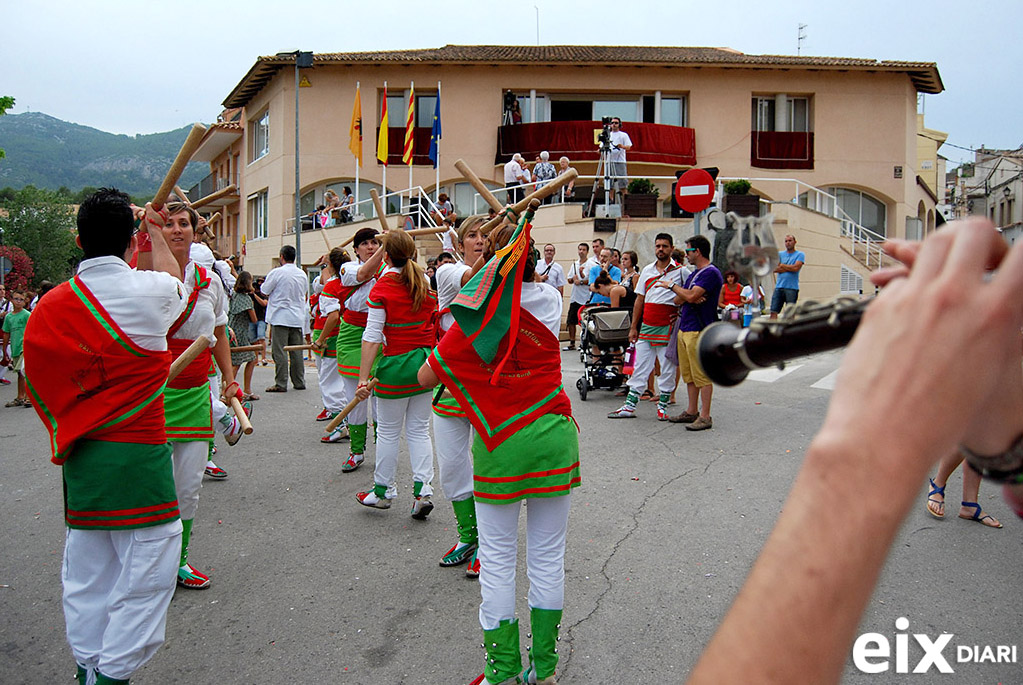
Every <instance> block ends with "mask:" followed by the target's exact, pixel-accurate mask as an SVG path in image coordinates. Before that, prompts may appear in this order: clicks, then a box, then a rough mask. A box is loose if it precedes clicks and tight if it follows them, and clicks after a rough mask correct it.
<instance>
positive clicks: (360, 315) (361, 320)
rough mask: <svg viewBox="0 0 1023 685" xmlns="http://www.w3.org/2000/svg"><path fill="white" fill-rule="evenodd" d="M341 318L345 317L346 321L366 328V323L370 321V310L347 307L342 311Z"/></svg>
mask: <svg viewBox="0 0 1023 685" xmlns="http://www.w3.org/2000/svg"><path fill="white" fill-rule="evenodd" d="M341 318H342V319H344V321H345V323H350V324H352V325H353V326H359V327H360V328H365V327H366V323H367V322H368V321H369V312H357V311H354V310H351V309H346V310H344V312H342V313H341Z"/></svg>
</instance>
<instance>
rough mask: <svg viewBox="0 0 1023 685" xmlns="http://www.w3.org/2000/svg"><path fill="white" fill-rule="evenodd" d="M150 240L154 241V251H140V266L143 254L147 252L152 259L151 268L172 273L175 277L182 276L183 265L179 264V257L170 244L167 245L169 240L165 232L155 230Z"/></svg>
mask: <svg viewBox="0 0 1023 685" xmlns="http://www.w3.org/2000/svg"><path fill="white" fill-rule="evenodd" d="M149 240H150V242H151V243H152V246H153V250H152V252H148V253H145V252H140V253H139V268H141V265H142V261H141V258H142V255H143V254H147V255H148V257H149V259H150V260H151V264H150V265H149V268H150V269H152V270H153V271H162V272H164V273H166V274H170V275H171V276H173V277H174V278H177V279H180V278H181V275H182V274H181V265H179V264H178V260H177V258H176V257H175V256H174V254H173V253H172V252H171V250H170V246H169V245H167V240H166V239H165V238H164V237H163V232H162V231H159V230H154V231H152V232H150V234H149Z"/></svg>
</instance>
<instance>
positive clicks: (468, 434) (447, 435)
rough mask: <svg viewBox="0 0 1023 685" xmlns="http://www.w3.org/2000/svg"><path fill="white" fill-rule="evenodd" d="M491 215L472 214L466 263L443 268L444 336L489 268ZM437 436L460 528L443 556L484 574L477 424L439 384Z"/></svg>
mask: <svg viewBox="0 0 1023 685" xmlns="http://www.w3.org/2000/svg"><path fill="white" fill-rule="evenodd" d="M484 221H486V219H485V218H484V217H482V216H478V217H469V218H467V219H466V220H465V221H463V222H462V225H461V226H459V227H458V241H457V242H458V245H457V246H458V251H459V253H461V255H462V260H463V261H462V262H458V263H454V262H448V263H445V264H442V265H441V266H439V267H437V304H438V307H439V308H440V311H439V312H438V314H439V315H440V334H441V335H443V334H444V333H446V332H447V331H448V329H449V328H451V326H452V325H453V324H454V323H455V319H454V317H453V316H451V313H450V311H449V310H448V306H449V305H450V304H451V302H452V301H453V300H454V299H455V296H457V295H458V292H459V291H460V290H461V289H462V286H464V285H465V284H466V283H468V282H469V279H470V278H472V276H473V275H474V274H475V273H476V272H477V271H479V270H480V268H482V266H483V259H482V258H483V242H484V238H483V235H482V234H481V233H480V230H479V229H480V226H482V225H483V222H484ZM433 438H434V447H435V449H436V451H437V466H438V468H439V470H440V484H441V488H442V489H443V490H444V496H445V497H447V498H448V500H450V501H451V506H452V508H454V510H455V521H456V524H457V527H458V541H457V542H455V544H454V545H453V546H452V547H451V549H449V550H448V551H447V553H446V554H445V555H444V556H443V557H441V560H440V565H441V566H458V565H459V564H463V563H465V562H466V561H468V562H469V565H468V566H467V567H466V569H465V574H466V575H467V576H469V577H470V578H478V577H479V575H480V562H479V558H478V554H477V543H478V540H479V532H478V530H477V528H476V503H475V501H474V500H473V497H472V452H471V448H472V424H470V423H469V419H467V418H466V416H465V411H463V410H462V408H461V407H459V406H458V402H456V401H455V398H454V396H453V395H452V394H451V393H450V392H449V391H446V390H445V389H444V388H441V387H438V388H437V390H436V392H435V393H434V399H433Z"/></svg>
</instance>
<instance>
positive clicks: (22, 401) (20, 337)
mask: <svg viewBox="0 0 1023 685" xmlns="http://www.w3.org/2000/svg"><path fill="white" fill-rule="evenodd" d="M25 302H26V298H25V293H24V292H22V291H15V292H14V293H13V294H12V295H11V305H12V307H11V311H10V313H9V314H8V315H7V316H5V317H4V325H3V336H2V337H3V340H2V344H0V349H3V360H2V361H0V366H10V367H11V369H12V370H13V371H16V372H17V373H18V397H17V399H14V400H11V401H10V402H8V403H7V404H5V405H4V406H5V407H31V406H32V403H31V402H29V401H28V393H27V392H26V391H25V374H24V373H22V371H21V368H22V365H23V364H24V357H23V352H24V350H23V349H22V343H23V341H24V340H25V324H27V323H28V316H29V311H28V310H27V309H25ZM8 344H9V345H10V346H11V347H10V350H11V352H10V356H8V353H7V345H8Z"/></svg>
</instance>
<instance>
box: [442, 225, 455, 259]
mask: <svg viewBox="0 0 1023 685" xmlns="http://www.w3.org/2000/svg"><path fill="white" fill-rule="evenodd" d="M457 238H458V231H456V230H455V229H453V228H449V229H448V230H447V231H445V232H444V233H441V234H440V242H441V246H442V248H443V250H444V251H445V252H450V253H451V254H452V255H453V256H457V255H455V240H456V239H457Z"/></svg>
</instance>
